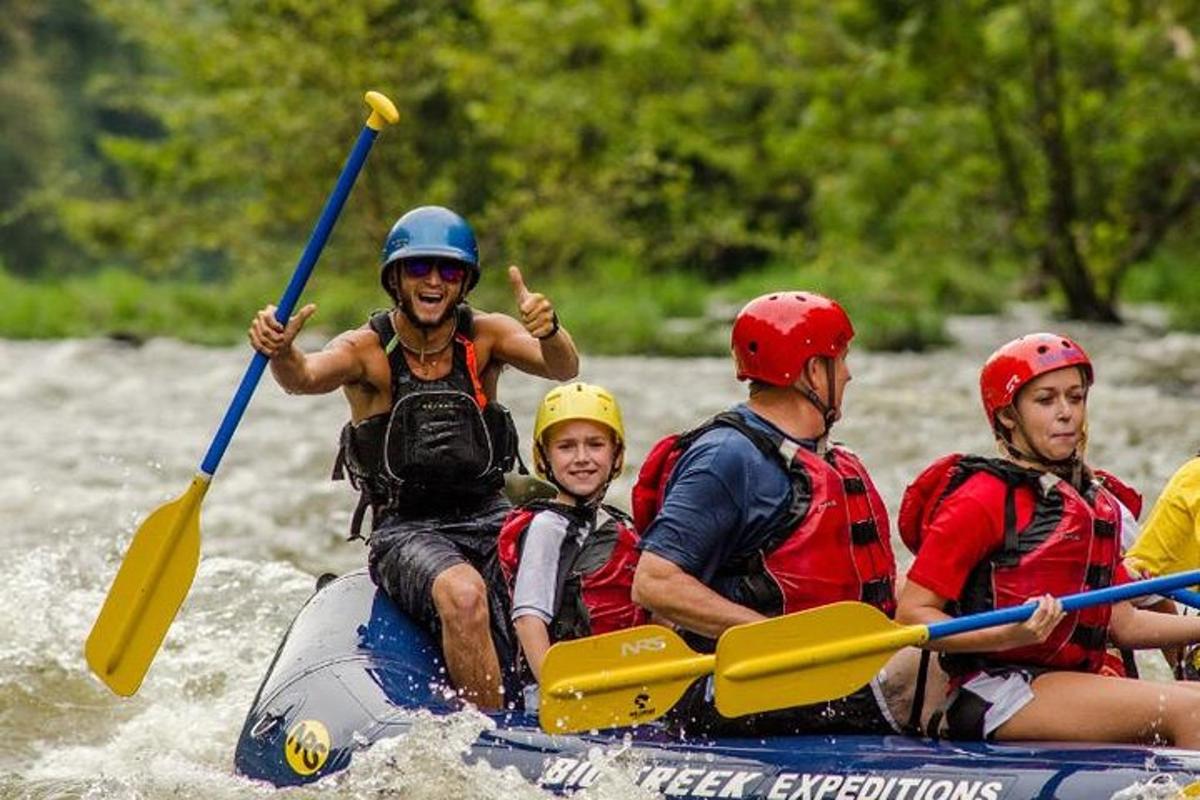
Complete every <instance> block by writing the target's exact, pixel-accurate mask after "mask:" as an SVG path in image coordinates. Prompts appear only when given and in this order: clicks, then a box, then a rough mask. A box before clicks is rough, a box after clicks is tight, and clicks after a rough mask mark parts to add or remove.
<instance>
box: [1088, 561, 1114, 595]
mask: <svg viewBox="0 0 1200 800" xmlns="http://www.w3.org/2000/svg"><path fill="white" fill-rule="evenodd" d="M1112 579H1113V570H1112V567H1110V566H1108V565H1107V564H1091V565H1089V566H1088V568H1087V575H1086V577H1085V578H1084V581H1085V582H1086V583H1087V585H1088V588H1089V589H1103V588H1105V587H1107V586H1111V585H1112Z"/></svg>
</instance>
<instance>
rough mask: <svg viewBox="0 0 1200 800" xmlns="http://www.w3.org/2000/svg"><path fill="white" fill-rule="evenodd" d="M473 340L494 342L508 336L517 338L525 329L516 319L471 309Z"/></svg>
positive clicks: (496, 312)
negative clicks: (473, 330)
mask: <svg viewBox="0 0 1200 800" xmlns="http://www.w3.org/2000/svg"><path fill="white" fill-rule="evenodd" d="M471 313H472V315H473V320H474V324H475V338H476V339H477V340H478V339H480V338H486V339H490V340H492V341H496V340H498V339H501V338H505V337H508V336H519V335H520V334H522V333H524V332H525V328H524V327H522V325H521V323H519V322H517V320H516V319H514V318H513V317H511V316H509V315H508V314H503V313H501V312H499V311H479V310H477V309H474V308H472V309H471Z"/></svg>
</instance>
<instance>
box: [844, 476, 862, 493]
mask: <svg viewBox="0 0 1200 800" xmlns="http://www.w3.org/2000/svg"><path fill="white" fill-rule="evenodd" d="M842 486H843V487H844V488H845V490H846V494H849V495H856V494H866V493H867V484H866V483H864V482H863V479H862V478H857V477H855V478H846V479H845V480H844V481H842Z"/></svg>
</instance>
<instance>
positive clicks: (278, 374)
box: [270, 346, 308, 394]
mask: <svg viewBox="0 0 1200 800" xmlns="http://www.w3.org/2000/svg"><path fill="white" fill-rule="evenodd" d="M270 363H271V375H272V376H273V377H274V378H275V382H276V383H278V384H279V385H280V387H282V388H283V390H284V391H285V392H288V393H289V394H303V393H304V392H305V389H306V388H307V387H308V370H307V369H306V367H305V355H304V353H303V352H301V351H300V349H299V348H297V347H294V346H288V347H286V348H285V349H283V350H280V351H279V352H278V353H276V354H275V355H274V356H273V357H272V358H271V362H270Z"/></svg>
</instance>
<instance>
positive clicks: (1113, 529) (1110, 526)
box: [1092, 519, 1117, 537]
mask: <svg viewBox="0 0 1200 800" xmlns="http://www.w3.org/2000/svg"><path fill="white" fill-rule="evenodd" d="M1092 532H1093V533H1095V534H1096V535H1097V536H1104V537H1109V536H1116V535H1117V526H1116V523H1114V522H1113V521H1112V520H1108V519H1098V520H1096V521H1095V522H1094V523H1093V524H1092Z"/></svg>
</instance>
